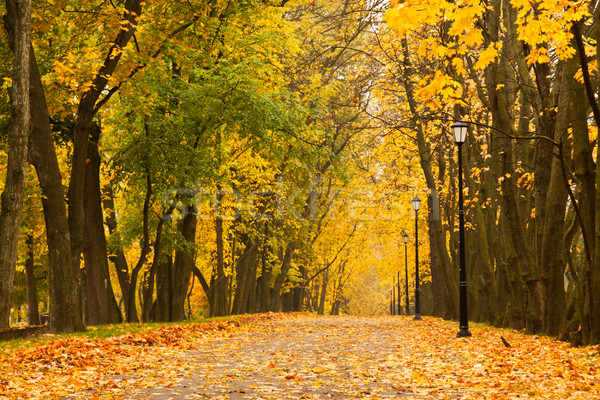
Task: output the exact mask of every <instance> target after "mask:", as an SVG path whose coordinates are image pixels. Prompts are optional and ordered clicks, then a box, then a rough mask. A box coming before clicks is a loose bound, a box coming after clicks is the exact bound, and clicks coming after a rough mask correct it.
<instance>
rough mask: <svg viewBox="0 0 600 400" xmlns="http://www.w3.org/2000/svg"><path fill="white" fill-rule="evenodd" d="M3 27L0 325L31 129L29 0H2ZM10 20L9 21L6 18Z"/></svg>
mask: <svg viewBox="0 0 600 400" xmlns="http://www.w3.org/2000/svg"><path fill="white" fill-rule="evenodd" d="M6 8H7V16H6V20H7V22H6V25H7V26H6V28H7V31H8V32H9V35H10V46H11V50H12V51H13V82H12V86H11V88H10V91H9V94H10V106H11V130H10V136H9V148H8V165H7V168H6V182H5V185H4V191H3V192H2V196H1V198H2V200H1V202H2V203H1V209H0V243H2V246H0V276H2V279H0V328H6V327H8V326H9V323H10V308H11V304H12V291H13V281H14V274H15V267H16V263H17V251H18V246H19V227H20V223H21V212H22V210H23V196H24V190H25V176H26V174H27V149H28V140H29V132H30V129H31V112H30V107H31V103H30V99H29V80H30V72H29V69H30V60H29V58H30V52H29V48H30V46H31V1H30V0H6ZM8 20H11V22H8Z"/></svg>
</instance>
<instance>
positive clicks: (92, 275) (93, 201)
mask: <svg viewBox="0 0 600 400" xmlns="http://www.w3.org/2000/svg"><path fill="white" fill-rule="evenodd" d="M99 139H100V127H99V126H98V125H96V124H94V126H93V129H92V130H91V135H90V141H89V143H88V153H87V160H88V162H87V167H86V169H85V192H84V211H85V212H84V222H85V223H84V233H85V234H84V239H83V247H82V250H83V258H84V261H85V282H86V285H85V288H86V292H85V300H86V301H85V316H86V320H85V322H86V324H88V325H100V324H109V323H115V322H121V321H122V317H121V312H120V310H119V306H118V304H117V301H116V300H115V294H114V292H113V288H112V284H111V282H110V273H109V271H108V257H107V254H108V252H107V247H106V236H105V231H104V216H103V213H102V200H101V192H100V162H101V161H100V154H99V153H98V140H99Z"/></svg>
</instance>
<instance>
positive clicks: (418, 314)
mask: <svg viewBox="0 0 600 400" xmlns="http://www.w3.org/2000/svg"><path fill="white" fill-rule="evenodd" d="M420 207H421V199H419V197H418V196H415V198H414V199H412V208H413V210H415V317H414V318H413V319H415V320H417V321H419V320H421V319H422V318H421V293H420V292H421V290H420V289H419V218H418V217H419V208H420Z"/></svg>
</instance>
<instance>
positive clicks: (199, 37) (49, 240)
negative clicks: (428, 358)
mask: <svg viewBox="0 0 600 400" xmlns="http://www.w3.org/2000/svg"><path fill="white" fill-rule="evenodd" d="M5 13H6V18H5V30H6V32H7V37H6V40H7V42H8V43H10V49H11V50H12V53H13V57H11V56H10V54H9V53H8V52H7V51H5V53H4V54H3V57H2V60H4V63H3V65H2V68H3V70H4V71H5V76H11V77H12V80H5V86H4V87H5V88H8V87H10V88H11V91H12V92H11V99H12V98H14V99H17V100H14V101H12V103H11V107H10V109H12V110H13V115H12V116H11V117H10V118H8V117H6V115H7V114H4V115H5V118H4V119H3V120H2V121H3V122H2V123H3V131H4V132H8V130H9V129H8V127H9V124H10V126H11V133H10V141H7V142H6V143H5V146H6V149H7V150H8V151H7V153H8V159H9V162H8V166H7V170H6V176H7V180H6V184H5V188H4V193H5V197H6V199H7V200H4V198H3V201H2V210H3V213H4V212H5V211H6V212H7V213H12V214H11V215H13V217H12V219H10V223H4V222H3V223H2V224H3V225H2V227H1V228H0V229H1V230H2V232H4V235H6V236H5V238H6V239H5V240H4V242H6V243H9V242H10V240H9V238H11V240H12V242H10V243H12V244H13V245H12V246H6V247H2V250H3V251H6V254H7V255H6V256H4V257H2V261H3V263H2V265H1V268H2V271H1V273H2V275H3V276H5V277H6V279H3V280H2V283H3V286H2V288H1V289H2V291H1V292H0V309H1V310H2V314H0V316H1V318H0V325H1V326H7V325H8V323H9V312H10V308H11V304H12V303H11V301H12V300H11V299H13V298H14V299H13V300H15V301H16V302H18V300H19V299H23V298H24V297H25V296H24V292H26V295H27V296H26V297H27V300H28V304H29V307H28V311H29V320H30V323H35V322H36V318H37V305H38V302H39V300H38V298H37V295H38V294H39V295H40V296H39V297H40V299H41V302H42V303H43V302H44V298H45V296H46V294H45V292H46V290H47V296H48V297H49V325H50V329H51V330H52V331H72V330H81V329H83V328H84V325H90V324H101V323H110V322H118V321H121V320H127V321H140V320H142V321H149V320H157V321H178V320H181V319H182V318H184V317H185V316H186V311H188V312H189V309H190V306H189V303H188V304H186V299H187V300H189V299H190V298H191V297H190V295H191V294H192V292H193V291H194V290H195V291H197V290H199V289H201V290H202V291H203V293H204V295H205V296H206V299H207V302H208V307H209V310H210V311H209V313H210V314H211V315H226V314H230V313H245V312H257V311H267V310H274V311H279V310H299V309H302V308H303V307H304V305H305V304H306V306H307V307H309V308H311V307H314V309H315V310H317V311H320V312H325V308H326V304H327V312H332V313H339V312H340V309H341V308H342V307H352V302H353V301H354V304H358V305H361V304H364V301H363V300H359V299H357V298H354V300H353V299H352V297H353V296H352V295H351V294H349V292H352V291H354V292H360V287H361V282H364V281H368V280H372V282H371V284H373V285H374V286H375V289H376V292H381V293H380V297H381V299H379V300H378V301H379V302H380V303H381V304H383V302H384V301H383V296H384V295H383V289H382V288H379V287H378V285H379V279H378V274H379V271H378V270H377V265H383V264H385V262H384V261H383V258H382V257H381V256H379V255H377V256H373V257H372V258H373V260H375V261H373V263H369V262H367V263H365V262H364V261H365V259H364V258H363V259H361V257H360V255H361V253H364V251H365V250H364V249H365V248H373V249H375V250H377V249H376V248H382V247H383V246H382V245H381V243H380V242H379V241H378V240H374V239H373V238H372V237H370V236H371V235H370V234H369V227H371V226H373V225H374V222H375V218H374V217H373V216H377V213H378V212H379V211H378V210H377V209H376V208H374V207H373V201H377V202H382V201H383V200H384V199H387V197H386V196H383V195H377V193H375V192H374V191H373V190H371V189H369V186H368V185H369V184H370V185H371V186H373V185H374V183H372V182H371V183H369V182H370V181H371V180H372V178H373V177H374V172H373V168H372V165H369V164H373V156H372V155H371V154H369V153H368V152H369V151H374V150H373V149H375V148H377V146H378V145H379V144H380V143H381V140H380V137H379V136H380V130H379V127H378V126H377V125H375V124H373V119H372V118H371V117H370V116H369V114H368V110H369V109H370V108H372V107H374V105H373V104H374V101H373V99H372V94H371V90H372V86H373V81H372V79H371V77H372V76H373V73H374V71H375V70H376V66H375V65H374V64H373V60H372V58H371V57H370V56H369V52H368V51H367V48H368V46H369V45H370V44H371V43H372V41H371V39H372V33H371V32H370V31H369V29H371V28H372V27H373V26H375V24H378V23H380V16H379V15H380V13H374V12H373V10H372V9H370V8H366V7H365V3H364V2H362V1H356V0H347V1H340V2H334V3H331V4H317V5H315V4H314V3H311V4H304V3H301V2H288V1H263V2H254V1H247V2H239V1H237V2H232V1H219V0H211V1H193V2H160V3H153V4H147V3H145V2H142V1H138V0H128V1H125V2H119V3H111V2H92V3H90V4H88V5H81V4H79V3H78V2H76V1H68V0H65V1H56V2H48V3H45V4H43V5H36V6H35V8H34V9H32V8H31V5H30V4H28V3H26V2H22V1H7V2H6V9H5ZM31 14H32V15H33V16H32V18H33V21H34V23H33V24H32V25H30V24H27V23H26V22H25V21H26V20H27V18H29V17H27V15H31ZM21 26H24V28H21ZM27 31H29V32H31V33H30V34H29V35H28V34H26V32H27ZM19 45H21V46H24V48H25V49H26V50H25V51H24V50H22V49H21V50H19V49H20V48H19V47H18V46H19ZM6 50H8V48H7V49H6ZM19 51H21V52H22V53H23V54H24V55H23V57H28V58H27V59H28V61H27V62H24V61H22V60H21V61H20V62H21V65H26V66H28V67H29V68H28V69H25V68H24V67H19V66H18V65H17V64H16V63H17V61H19V60H20V59H19V58H18V57H19V54H20V53H19ZM11 59H14V62H15V66H14V67H12V68H11V66H10V65H9V64H8V62H9V61H10V60H11ZM9 71H12V72H11V73H9ZM19 79H21V80H19ZM22 88H28V90H26V89H25V90H24V89H22ZM19 90H20V91H19ZM13 92H14V93H13ZM24 93H25V94H28V95H29V99H27V98H26V96H25V94H24ZM19 96H20V97H19ZM26 106H28V108H26ZM3 111H4V112H8V109H5V110H3ZM20 115H24V116H29V117H30V122H27V121H25V122H21V121H20V119H19V118H20V117H19V116H20ZM27 123H29V126H28V125H26V124H27ZM28 135H30V136H29V140H27V137H28ZM8 136H9V135H5V137H7V138H8ZM19 138H20V139H19ZM15 140H20V142H13V141H15ZM28 142H29V146H27V143H28ZM27 150H29V153H28V154H27ZM13 156H16V157H18V163H19V164H18V165H19V167H18V168H20V169H18V170H17V172H11V171H13V169H12V168H13V167H11V165H12V164H11V161H10V160H11V157H13ZM26 160H29V163H30V164H31V165H32V166H33V167H34V168H35V172H36V175H37V182H36V178H35V177H34V176H33V175H32V171H31V170H30V171H29V172H26V171H27V169H26V167H25V164H24V163H25V161H26ZM14 177H17V178H19V179H20V181H19V183H14V182H12V181H11V179H13V178H14ZM9 178H10V179H9ZM373 179H374V180H373V182H375V183H377V181H378V179H375V178H373ZM65 188H66V190H65ZM14 193H20V194H21V195H20V196H23V193H24V194H25V196H24V200H23V199H22V198H20V197H19V196H16V195H14ZM400 195H403V193H401V194H400ZM374 196H376V197H377V199H375V198H374ZM395 196H396V197H398V194H395ZM406 196H409V194H406ZM374 199H375V200H374ZM13 203H14V205H13ZM21 211H23V214H24V215H25V218H23V220H22V221H21V222H19V215H21ZM392 211H394V210H392ZM391 214H394V213H393V212H392V213H391ZM41 216H43V221H42V219H41ZM401 216H402V215H400V217H401ZM397 217H399V216H398V215H395V214H394V218H397ZM398 223H399V222H398ZM19 225H20V226H21V236H20V245H19V246H17V244H18V243H19V242H18V240H17V239H18V238H19V236H17V235H15V233H16V232H19V229H18V228H19ZM41 226H45V231H44V230H42V229H40V227H41ZM391 230H392V231H393V229H391ZM44 235H45V237H44ZM390 239H391V240H392V242H393V241H394V239H393V238H390ZM379 251H380V250H379ZM374 253H376V251H374ZM17 259H18V260H20V261H19V264H20V267H19V269H18V270H19V274H17V277H18V278H19V279H17V280H16V282H17V285H16V288H17V292H16V293H15V295H16V296H13V287H15V285H14V284H13V282H14V279H13V276H14V272H15V262H16V260H17ZM21 271H22V273H21ZM362 271H364V272H365V273H366V274H359V272H362ZM36 274H37V277H36ZM21 276H24V277H26V278H27V279H26V280H24V281H22V280H21V279H20V277H21ZM367 276H368V278H367ZM36 281H38V282H37V283H38V285H37V286H36ZM40 281H42V282H46V283H47V284H46V285H42V286H40V285H39V283H40ZM23 286H26V288H27V290H26V291H25V290H23V289H24V288H23ZM346 288H350V289H346ZM352 288H354V289H352ZM36 289H38V290H36ZM40 290H41V291H40ZM38 292H39V293H38ZM192 297H193V296H192ZM315 299H318V301H316V300H315ZM305 300H306V301H305ZM354 307H357V308H359V307H360V306H356V305H355V306H354Z"/></svg>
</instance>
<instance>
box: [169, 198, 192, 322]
mask: <svg viewBox="0 0 600 400" xmlns="http://www.w3.org/2000/svg"><path fill="white" fill-rule="evenodd" d="M179 225H180V226H179V229H180V232H181V235H182V236H183V240H184V241H185V244H184V245H185V249H180V250H177V251H176V252H175V263H174V265H173V291H172V297H171V320H172V321H175V322H177V321H181V320H182V319H184V318H185V296H186V295H187V292H188V289H189V286H190V278H191V276H192V267H193V265H194V260H195V253H196V251H195V246H196V212H195V210H194V209H193V208H192V207H188V209H187V213H186V216H185V218H184V219H183V221H181V222H180V224H179Z"/></svg>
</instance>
